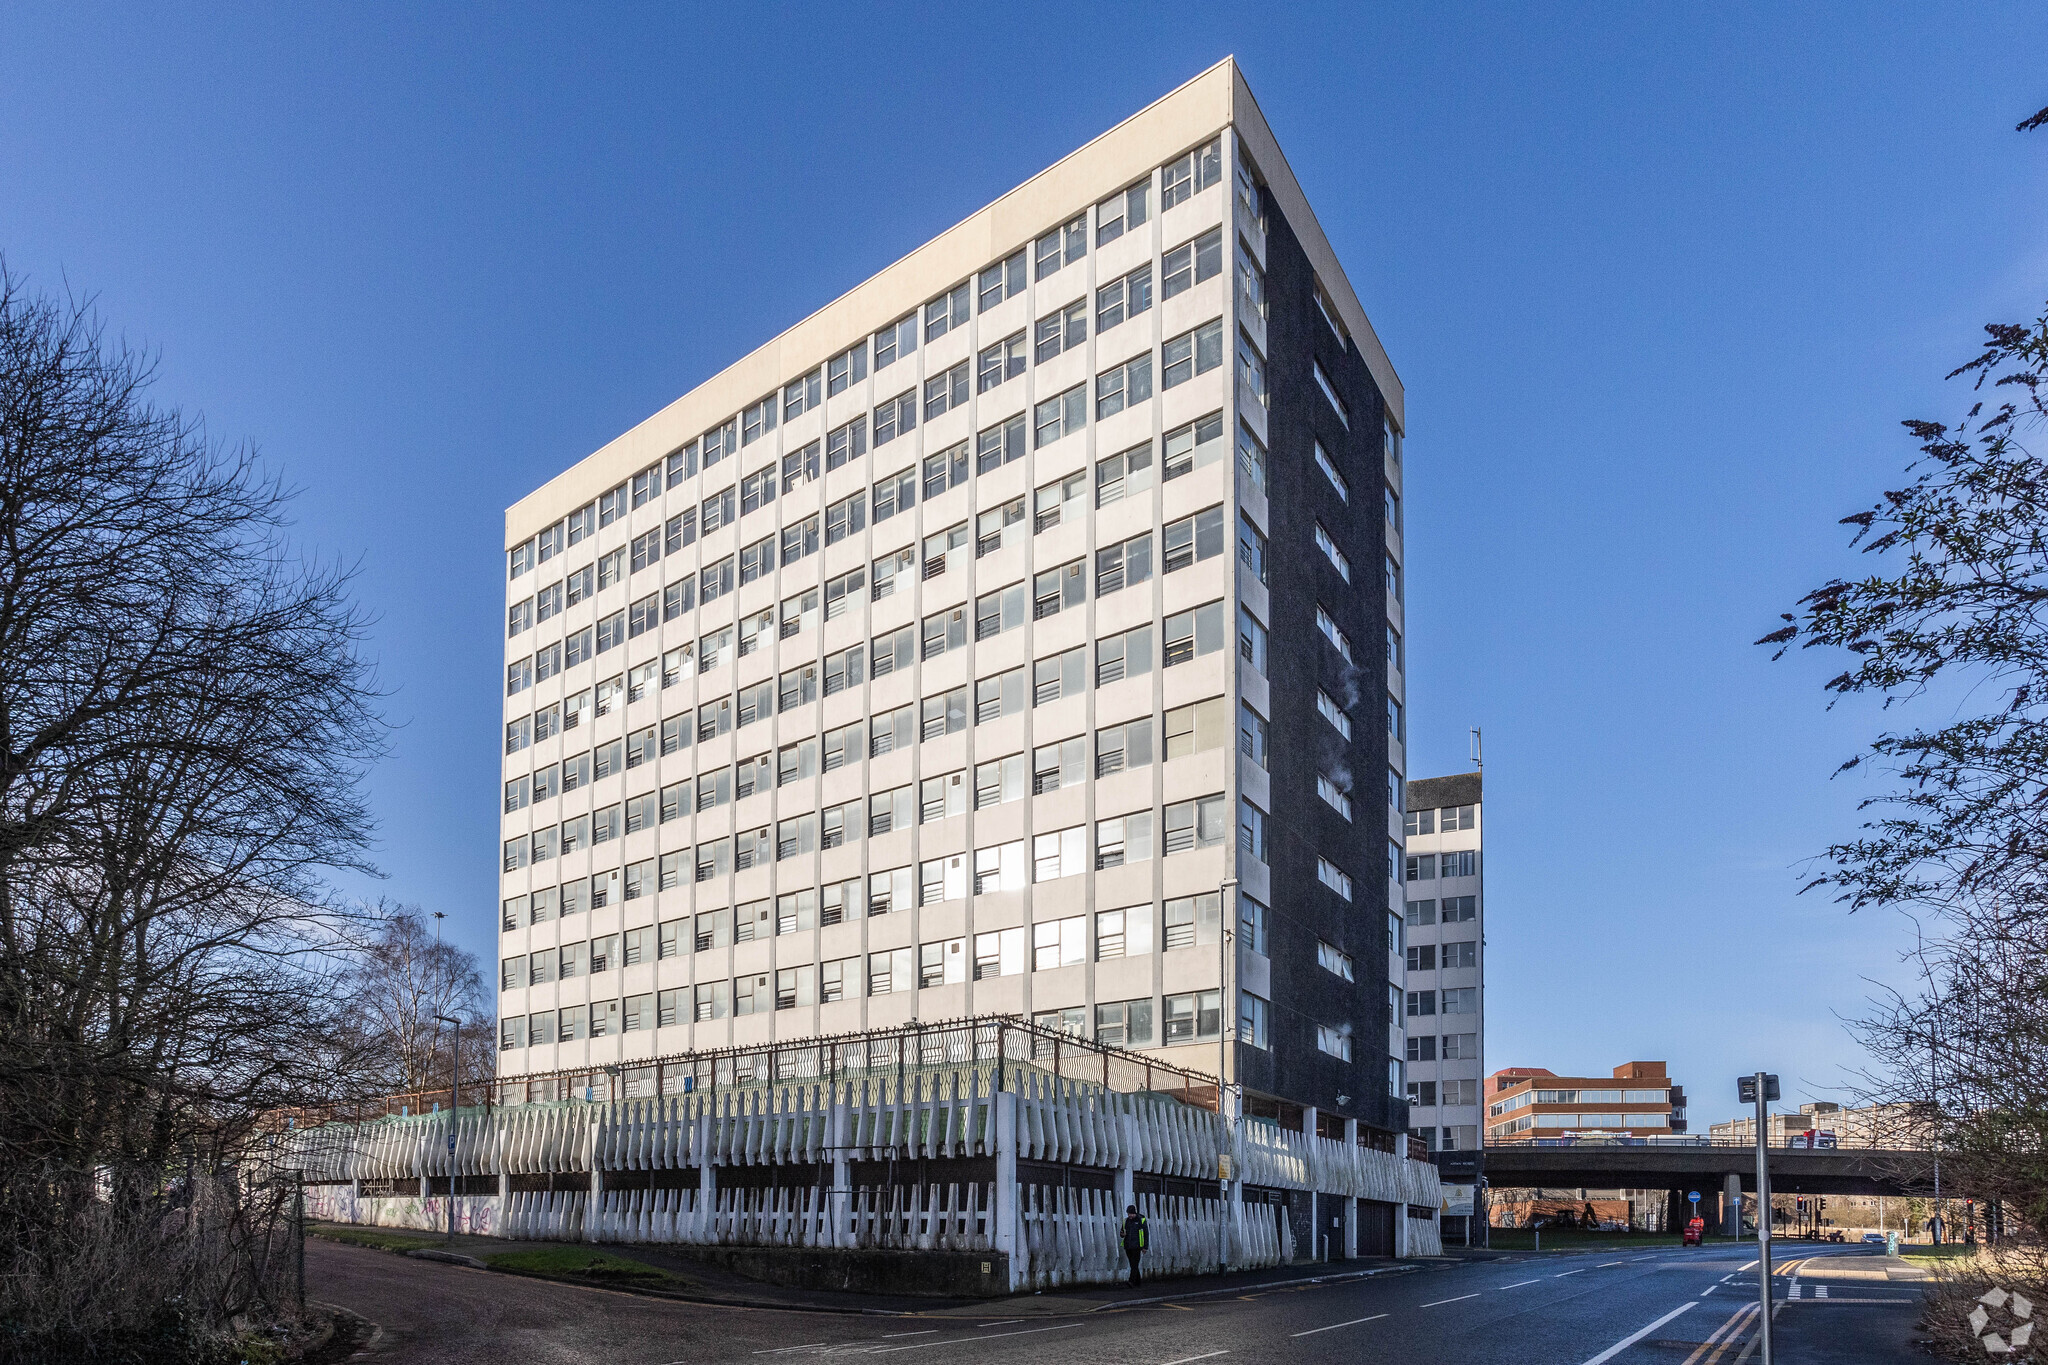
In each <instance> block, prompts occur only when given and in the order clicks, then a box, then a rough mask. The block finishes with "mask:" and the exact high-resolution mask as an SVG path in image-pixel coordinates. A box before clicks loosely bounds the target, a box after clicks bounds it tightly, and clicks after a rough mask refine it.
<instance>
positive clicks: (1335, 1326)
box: [1288, 1313, 1386, 1337]
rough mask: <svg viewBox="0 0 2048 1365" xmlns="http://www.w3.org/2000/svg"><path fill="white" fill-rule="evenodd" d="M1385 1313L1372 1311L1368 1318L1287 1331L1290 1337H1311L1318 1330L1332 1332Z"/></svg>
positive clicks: (1377, 1318)
mask: <svg viewBox="0 0 2048 1365" xmlns="http://www.w3.org/2000/svg"><path fill="white" fill-rule="evenodd" d="M1385 1316H1386V1314H1385V1313H1374V1314H1373V1315H1372V1316H1371V1317H1369V1318H1353V1319H1352V1320H1351V1321H1349V1322H1333V1323H1331V1324H1330V1325H1329V1326H1328V1327H1311V1328H1309V1329H1308V1330H1307V1331H1306V1332H1289V1333H1288V1335H1289V1336H1290V1337H1312V1336H1314V1335H1315V1334H1316V1333H1318V1332H1334V1331H1336V1330H1337V1329H1338V1328H1339V1327H1356V1326H1358V1324H1359V1323H1361V1322H1378V1321H1379V1320H1380V1319H1381V1318H1383V1317H1385Z"/></svg>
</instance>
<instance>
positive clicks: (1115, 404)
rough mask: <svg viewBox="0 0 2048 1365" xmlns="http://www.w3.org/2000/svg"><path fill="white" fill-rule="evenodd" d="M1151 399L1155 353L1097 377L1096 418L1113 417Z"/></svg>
mask: <svg viewBox="0 0 2048 1365" xmlns="http://www.w3.org/2000/svg"><path fill="white" fill-rule="evenodd" d="M1151 396H1152V353H1151V352H1150V351H1146V352H1144V353H1143V354H1141V355H1138V356H1135V357H1133V358H1132V359H1130V360H1127V361H1125V362H1124V363H1123V364H1121V365H1119V366H1117V367H1116V368H1115V369H1113V370H1105V371H1103V372H1102V373H1101V374H1098V375H1096V376H1095V416H1096V419H1097V420H1100V419H1102V418H1105V417H1114V416H1116V415H1117V414H1118V413H1120V412H1122V411H1123V410H1124V409H1125V408H1127V407H1132V406H1135V405H1136V404H1139V403H1142V402H1144V401H1145V400H1146V399H1148V398H1150V397H1151Z"/></svg>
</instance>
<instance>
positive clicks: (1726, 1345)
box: [1685, 1257, 1812, 1365]
mask: <svg viewBox="0 0 2048 1365" xmlns="http://www.w3.org/2000/svg"><path fill="white" fill-rule="evenodd" d="M1810 1259H1812V1258H1811V1257H1801V1258H1800V1259H1799V1260H1796V1261H1787V1262H1786V1263H1785V1264H1783V1265H1780V1266H1778V1267H1776V1273H1777V1275H1782V1276H1784V1277H1785V1278H1786V1279H1787V1280H1791V1279H1796V1278H1797V1277H1798V1274H1799V1271H1800V1268H1801V1267H1803V1266H1804V1265H1805V1264H1806V1262H1807V1261H1808V1260H1810ZM1750 1264H1751V1265H1755V1264H1756V1262H1754V1261H1752V1262H1750ZM1773 1278H1776V1276H1775V1275H1774V1276H1773ZM1776 1302H1777V1300H1776V1299H1775V1296H1774V1297H1773V1306H1775V1304H1776ZM1762 1309H1763V1305H1762V1304H1761V1303H1760V1302H1758V1301H1757V1300H1754V1299H1752V1300H1751V1301H1750V1302H1748V1303H1745V1304H1744V1305H1742V1307H1740V1308H1738V1309H1736V1310H1735V1311H1734V1312H1733V1313H1731V1314H1729V1316H1728V1321H1726V1322H1724V1323H1722V1324H1721V1325H1720V1326H1719V1327H1716V1328H1715V1329H1714V1330H1713V1332H1712V1333H1711V1334H1710V1335H1709V1336H1708V1337H1707V1339H1706V1340H1705V1341H1703V1342H1701V1343H1700V1344H1699V1345H1698V1346H1697V1347H1696V1348H1695V1349H1694V1350H1693V1353H1692V1354H1691V1355H1689V1356H1687V1357H1686V1358H1685V1365H1720V1361H1721V1357H1722V1356H1724V1355H1726V1354H1727V1353H1728V1352H1729V1350H1731V1349H1732V1348H1733V1347H1734V1346H1735V1344H1736V1343H1737V1342H1739V1341H1741V1340H1742V1339H1743V1338H1744V1337H1745V1336H1747V1335H1748V1334H1749V1330H1750V1329H1751V1328H1752V1327H1754V1326H1756V1323H1757V1319H1758V1318H1759V1317H1760V1316H1761V1314H1762ZM1709 1351H1712V1352H1713V1354H1711V1355H1709V1354H1708V1352H1709ZM1748 1355H1749V1352H1748V1351H1747V1350H1744V1351H1743V1352H1742V1354H1741V1355H1739V1356H1737V1357H1736V1360H1737V1361H1741V1360H1743V1359H1745V1358H1746V1357H1747V1356H1748Z"/></svg>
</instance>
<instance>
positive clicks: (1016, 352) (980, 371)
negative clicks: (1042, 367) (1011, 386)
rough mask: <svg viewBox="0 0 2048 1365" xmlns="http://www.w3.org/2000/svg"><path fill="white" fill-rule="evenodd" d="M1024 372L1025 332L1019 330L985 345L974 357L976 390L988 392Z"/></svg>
mask: <svg viewBox="0 0 2048 1365" xmlns="http://www.w3.org/2000/svg"><path fill="white" fill-rule="evenodd" d="M1023 373H1024V334H1023V333H1022V332H1018V333H1016V334H1015V335H1013V336H1008V337H1005V338H1003V339H1002V340H1001V341H998V342H997V343H995V345H993V346H984V347H982V349H981V353H980V354H979V355H977V356H976V357H975V358H974V391H975V392H976V393H987V392H988V391H989V390H990V389H993V388H996V387H997V386H999V385H1002V384H1007V383H1008V382H1009V381H1011V380H1012V379H1015V378H1017V377H1018V376H1019V375H1021V374H1023Z"/></svg>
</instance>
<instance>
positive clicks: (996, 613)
mask: <svg viewBox="0 0 2048 1365" xmlns="http://www.w3.org/2000/svg"><path fill="white" fill-rule="evenodd" d="M1024 591H1025V585H1024V584H1022V583H1013V584H1011V585H1010V586H1009V587H1007V588H998V589H997V590H996V591H994V592H992V593H986V594H984V595H983V596H981V597H978V598H976V599H975V602H974V638H975V639H977V640H987V639H991V638H993V637H994V636H997V635H1000V634H1002V633H1003V632H1004V631H1006V630H1014V629H1015V628H1016V627H1018V626H1021V625H1023V624H1024ZM942 614H944V613H942ZM950 615H951V616H952V618H953V619H954V620H955V621H957V620H959V618H960V615H961V613H960V609H959V608H958V607H955V608H954V609H953V611H952V612H951V613H950ZM934 619H935V618H933V617H926V618H925V657H926V658H928V659H929V658H931V657H932V655H933V653H934V652H935V651H934V650H933V649H932V647H931V642H932V631H931V622H932V621H933V620H934ZM962 642H963V643H964V636H963V637H962ZM949 643H950V635H949ZM944 649H945V645H943V644H942V645H941V646H940V649H939V651H936V652H943V651H944Z"/></svg>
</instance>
